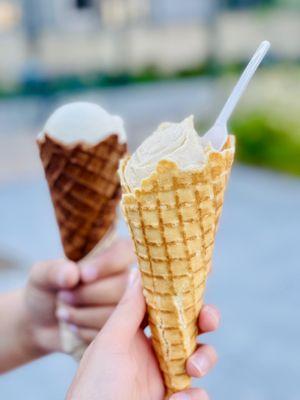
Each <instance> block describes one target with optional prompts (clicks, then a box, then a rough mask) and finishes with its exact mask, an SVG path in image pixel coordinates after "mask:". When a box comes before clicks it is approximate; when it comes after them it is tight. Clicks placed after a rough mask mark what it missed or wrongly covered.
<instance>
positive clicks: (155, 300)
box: [120, 137, 234, 396]
mask: <svg viewBox="0 0 300 400" xmlns="http://www.w3.org/2000/svg"><path fill="white" fill-rule="evenodd" d="M233 157H234V138H233V137H230V138H229V140H228V142H227V144H226V146H225V148H224V149H223V151H222V152H218V153H217V152H214V151H212V150H211V151H210V152H209V154H208V157H207V161H206V164H205V165H204V166H203V168H202V169H193V170H181V169H180V168H179V167H178V165H177V164H176V163H175V162H173V161H167V160H160V161H159V162H158V164H157V166H156V170H155V171H154V172H153V173H152V174H151V175H150V176H149V177H148V178H146V179H144V180H143V181H142V183H141V187H140V188H138V189H134V190H131V189H130V187H129V186H128V185H127V182H126V179H125V177H124V174H125V168H126V165H127V163H128V160H129V159H128V158H127V159H125V160H124V161H123V162H122V163H121V166H120V177H121V183H122V186H123V196H122V203H121V204H122V209H123V212H124V215H125V218H126V221H127V223H128V226H129V229H130V233H131V236H132V239H133V241H134V244H135V250H136V254H137V257H138V263H139V268H140V271H141V274H142V280H143V288H144V296H145V299H146V303H147V309H148V314H149V325H150V328H151V333H152V338H153V346H154V350H155V353H156V355H157V358H158V361H159V365H160V368H161V371H162V373H163V377H164V382H165V386H166V389H167V396H169V395H171V394H172V393H174V392H177V391H180V390H183V389H186V388H188V387H189V386H190V377H189V376H188V375H187V374H186V369H185V365H186V361H187V359H188V357H189V356H190V355H191V354H192V353H193V352H194V350H195V348H196V337H197V334H198V329H197V319H198V316H199V312H200V310H201V307H202V304H203V297H204V291H205V286H206V278H207V273H208V269H209V265H210V262H211V257H212V251H213V246H214V240H215V233H216V226H217V223H218V220H219V217H220V213H221V209H222V205H223V198H224V191H225V188H226V184H227V180H228V176H229V173H230V170H231V166H232V162H233Z"/></svg>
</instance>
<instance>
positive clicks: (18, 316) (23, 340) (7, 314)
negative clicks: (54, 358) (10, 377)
mask: <svg viewBox="0 0 300 400" xmlns="http://www.w3.org/2000/svg"><path fill="white" fill-rule="evenodd" d="M41 355H42V354H41V351H40V350H39V349H38V348H37V347H36V346H35V344H34V340H33V335H32V332H31V327H30V320H29V318H28V316H27V313H26V308H25V302H24V291H23V290H17V291H14V292H11V293H7V294H3V295H1V296H0V373H3V372H6V371H8V370H10V369H13V368H16V367H18V366H20V365H22V364H25V363H27V362H29V361H32V360H34V359H36V358H38V357H40V356H41Z"/></svg>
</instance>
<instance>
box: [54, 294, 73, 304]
mask: <svg viewBox="0 0 300 400" xmlns="http://www.w3.org/2000/svg"><path fill="white" fill-rule="evenodd" d="M58 299H59V300H60V301H62V302H63V303H67V304H73V303H74V294H73V293H71V292H67V291H63V292H59V294H58Z"/></svg>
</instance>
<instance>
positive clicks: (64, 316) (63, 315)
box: [56, 307, 70, 321]
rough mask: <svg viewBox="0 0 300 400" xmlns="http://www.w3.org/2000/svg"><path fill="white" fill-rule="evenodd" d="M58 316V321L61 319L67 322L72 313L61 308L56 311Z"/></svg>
mask: <svg viewBox="0 0 300 400" xmlns="http://www.w3.org/2000/svg"><path fill="white" fill-rule="evenodd" d="M56 316H57V318H58V319H61V320H62V321H67V320H68V319H69V316H70V313H69V311H68V310H67V309H66V308H64V307H59V308H58V309H57V310H56Z"/></svg>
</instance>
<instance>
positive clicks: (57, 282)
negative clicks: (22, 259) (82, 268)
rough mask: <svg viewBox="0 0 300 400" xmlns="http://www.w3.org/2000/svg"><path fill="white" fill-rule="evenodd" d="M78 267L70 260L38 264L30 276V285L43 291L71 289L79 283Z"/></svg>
mask: <svg viewBox="0 0 300 400" xmlns="http://www.w3.org/2000/svg"><path fill="white" fill-rule="evenodd" d="M79 278H80V275H79V269H78V266H77V265H76V264H75V263H73V262H72V261H69V260H63V259H61V260H55V261H43V262H39V263H36V264H35V265H34V266H33V268H32V270H31V272H30V276H29V283H30V284H33V285H35V286H38V287H40V288H42V289H49V290H51V289H53V290H55V289H71V288H73V287H75V286H76V285H77V283H78V282H79Z"/></svg>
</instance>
